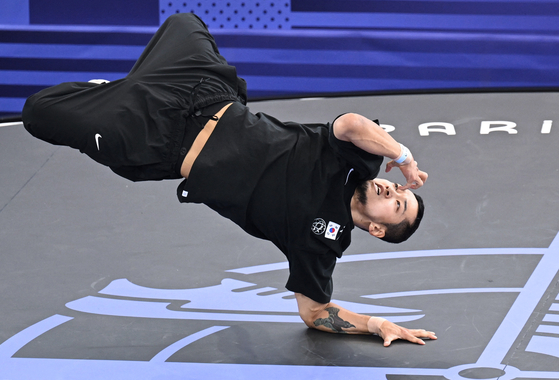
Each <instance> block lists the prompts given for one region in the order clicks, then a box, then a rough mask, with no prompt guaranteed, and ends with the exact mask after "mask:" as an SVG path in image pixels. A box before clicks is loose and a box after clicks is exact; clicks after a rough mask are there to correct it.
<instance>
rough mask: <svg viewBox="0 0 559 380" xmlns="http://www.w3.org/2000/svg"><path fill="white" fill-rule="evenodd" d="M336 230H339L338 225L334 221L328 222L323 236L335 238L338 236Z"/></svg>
mask: <svg viewBox="0 0 559 380" xmlns="http://www.w3.org/2000/svg"><path fill="white" fill-rule="evenodd" d="M338 232H340V225H339V224H338V223H335V222H328V227H327V228H326V233H325V234H324V237H325V238H326V239H331V240H336V236H338Z"/></svg>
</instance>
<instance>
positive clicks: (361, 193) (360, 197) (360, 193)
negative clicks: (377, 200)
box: [355, 181, 370, 205]
mask: <svg viewBox="0 0 559 380" xmlns="http://www.w3.org/2000/svg"><path fill="white" fill-rule="evenodd" d="M369 186H370V184H369V181H364V182H361V183H360V184H359V185H358V186H357V188H356V189H355V193H356V194H357V201H358V202H359V203H361V204H362V205H366V204H367V190H368V189H369Z"/></svg>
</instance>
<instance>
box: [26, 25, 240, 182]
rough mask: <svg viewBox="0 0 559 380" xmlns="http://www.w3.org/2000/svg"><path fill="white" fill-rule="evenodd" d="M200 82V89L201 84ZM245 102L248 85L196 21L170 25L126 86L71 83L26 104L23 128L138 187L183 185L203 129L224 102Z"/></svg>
mask: <svg viewBox="0 0 559 380" xmlns="http://www.w3.org/2000/svg"><path fill="white" fill-rule="evenodd" d="M201 81H202V82H201ZM230 101H240V102H242V103H243V104H245V103H246V83H245V81H244V80H243V79H241V78H239V77H238V76H237V72H236V69H235V68H234V67H233V66H230V65H228V64H227V61H226V60H225V59H224V58H223V57H222V56H221V55H220V54H219V51H218V49H217V46H216V44H215V41H214V39H213V37H212V36H211V35H210V33H209V32H208V30H207V28H206V26H205V24H204V23H203V22H202V21H201V20H200V19H199V18H198V17H197V16H195V15H193V14H176V15H173V16H171V17H169V18H168V19H167V21H166V22H165V23H164V24H163V25H162V26H161V27H160V28H159V30H158V31H157V33H156V34H155V35H154V37H153V38H152V39H151V41H150V42H149V44H148V46H147V47H146V49H145V50H144V52H143V53H142V55H141V56H140V58H139V59H138V61H137V62H136V64H135V65H134V67H133V68H132V70H131V71H130V73H129V74H128V75H127V76H126V77H125V78H123V79H119V80H116V81H113V82H110V83H106V84H93V83H88V82H69V83H62V84H60V85H58V86H54V87H50V88H47V89H45V90H42V91H40V92H39V93H37V94H35V95H33V96H31V97H30V98H29V99H27V101H26V103H25V106H24V108H23V111H22V118H23V123H24V126H25V128H26V129H27V130H28V131H29V132H30V133H31V134H32V135H33V136H35V137H37V138H39V139H42V140H44V141H47V142H49V143H52V144H56V145H66V146H70V147H72V148H75V149H79V150H80V151H81V152H82V153H85V154H87V155H88V156H89V157H91V158H92V159H93V160H95V161H97V162H99V163H101V164H103V165H106V166H109V167H110V168H111V169H112V170H113V171H114V172H115V173H117V174H119V175H121V176H123V177H125V178H128V179H130V180H132V181H143V180H161V179H173V178H180V172H178V169H180V163H181V162H182V160H183V159H184V155H185V154H186V151H187V150H188V148H189V147H190V145H189V144H191V143H192V141H193V139H194V138H195V136H196V134H197V133H198V131H199V130H200V126H201V125H203V124H204V123H205V121H207V119H204V118H203V117H201V119H202V120H200V119H199V120H196V117H198V118H200V116H195V115H196V114H197V115H200V112H197V111H202V113H203V114H204V115H208V114H213V113H215V111H216V110H218V109H219V108H221V105H223V104H224V102H230Z"/></svg>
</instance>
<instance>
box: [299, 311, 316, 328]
mask: <svg viewBox="0 0 559 380" xmlns="http://www.w3.org/2000/svg"><path fill="white" fill-rule="evenodd" d="M299 317H301V319H302V320H303V322H305V325H307V327H308V328H311V329H314V328H316V326H315V324H314V321H316V317H315V316H314V314H312V313H310V312H309V311H305V312H302V311H299Z"/></svg>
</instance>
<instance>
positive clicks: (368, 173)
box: [328, 115, 384, 181]
mask: <svg viewBox="0 0 559 380" xmlns="http://www.w3.org/2000/svg"><path fill="white" fill-rule="evenodd" d="M340 116H341V115H340ZM338 117H339V116H338ZM336 119H337V118H336ZM334 121H335V120H334ZM374 122H375V123H377V124H378V120H374ZM328 128H329V135H328V143H329V144H330V146H331V147H332V149H333V150H334V152H335V153H336V155H338V156H339V157H341V158H342V159H344V160H345V161H347V163H348V165H349V166H351V167H352V168H353V169H354V170H355V171H356V172H357V173H359V179H361V180H363V181H365V180H368V179H373V178H376V176H377V175H378V173H379V171H380V167H381V165H382V161H383V159H384V157H382V156H377V155H376V154H371V153H368V152H365V151H364V150H362V149H360V148H358V147H356V146H355V145H353V144H352V143H350V142H347V141H341V140H338V139H337V138H336V136H334V122H332V123H331V124H329V125H328Z"/></svg>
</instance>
